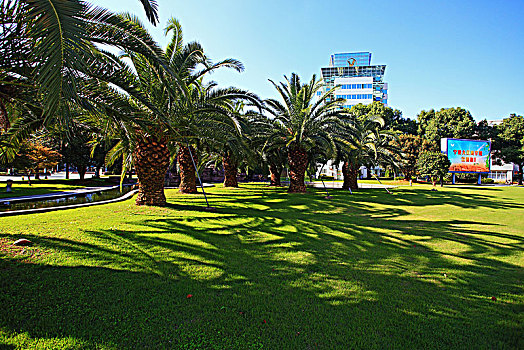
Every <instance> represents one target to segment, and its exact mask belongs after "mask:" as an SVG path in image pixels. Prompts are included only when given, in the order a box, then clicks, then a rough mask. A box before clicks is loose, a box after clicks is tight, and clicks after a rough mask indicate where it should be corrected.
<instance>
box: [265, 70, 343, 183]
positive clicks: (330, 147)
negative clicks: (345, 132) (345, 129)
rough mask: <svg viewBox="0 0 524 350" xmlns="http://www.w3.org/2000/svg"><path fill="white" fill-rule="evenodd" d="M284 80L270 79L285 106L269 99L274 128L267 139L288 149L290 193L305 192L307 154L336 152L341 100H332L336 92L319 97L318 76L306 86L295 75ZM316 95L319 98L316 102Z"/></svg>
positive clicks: (319, 82) (320, 84) (341, 111)
mask: <svg viewBox="0 0 524 350" xmlns="http://www.w3.org/2000/svg"><path fill="white" fill-rule="evenodd" d="M285 79H286V81H285V82H283V83H280V84H278V85H277V84H275V83H274V82H273V81H271V80H270V81H271V83H272V84H273V86H274V87H275V88H276V89H277V91H278V92H279V94H280V96H281V98H282V100H283V103H280V102H279V101H277V100H274V99H268V100H266V106H267V107H266V110H267V111H268V112H269V113H270V115H271V117H272V118H273V121H274V126H275V127H274V130H272V131H271V132H270V134H269V135H268V138H269V139H271V140H272V142H274V144H275V145H281V146H285V147H286V149H287V154H288V164H289V175H290V184H289V190H288V192H306V186H305V183H304V176H305V171H306V168H307V163H308V152H310V151H311V150H313V148H314V147H317V148H319V149H324V150H327V151H331V152H334V150H335V137H336V135H338V134H339V133H340V132H341V131H342V130H341V127H342V122H341V119H340V116H342V115H343V114H344V111H343V110H342V108H341V104H342V100H339V99H337V100H334V99H333V98H330V97H329V96H330V94H332V92H333V89H332V90H330V91H328V92H327V93H324V94H320V95H316V94H317V91H320V88H321V86H322V82H321V81H317V80H316V76H315V75H313V77H312V79H311V80H310V81H309V82H308V83H305V84H302V83H301V81H300V78H299V77H298V75H296V74H295V73H293V74H292V75H291V78H290V79H288V78H287V77H285ZM315 96H318V98H317V100H316V101H315Z"/></svg>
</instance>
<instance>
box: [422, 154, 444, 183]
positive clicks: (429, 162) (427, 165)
mask: <svg viewBox="0 0 524 350" xmlns="http://www.w3.org/2000/svg"><path fill="white" fill-rule="evenodd" d="M450 166H451V162H450V161H449V159H448V157H447V156H446V155H445V154H444V153H440V152H424V153H422V154H421V155H420V157H419V158H418V160H417V170H418V172H419V173H420V174H421V175H423V176H430V177H431V181H432V182H433V186H435V180H436V178H440V185H441V186H442V185H443V179H444V175H446V174H447V173H448V172H449V167H450Z"/></svg>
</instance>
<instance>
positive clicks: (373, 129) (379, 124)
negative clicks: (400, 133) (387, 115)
mask: <svg viewBox="0 0 524 350" xmlns="http://www.w3.org/2000/svg"><path fill="white" fill-rule="evenodd" d="M383 127H384V120H383V119H382V118H381V117H377V116H373V115H363V116H350V118H349V119H348V122H347V123H346V127H345V130H346V135H345V137H343V138H342V139H339V143H338V146H339V147H338V148H339V153H338V159H342V160H343V161H344V163H343V166H342V175H343V176H344V183H343V184H342V188H343V189H352V190H356V189H358V184H357V179H358V170H359V168H360V165H361V164H363V163H365V164H373V165H377V164H379V163H385V164H388V165H392V166H395V167H396V166H397V164H396V161H395V155H396V154H397V153H398V147H396V146H395V145H394V143H393V142H392V141H393V140H394V139H395V138H396V137H397V136H396V133H395V132H393V131H391V130H384V129H382V128H383Z"/></svg>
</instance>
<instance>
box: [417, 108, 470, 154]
mask: <svg viewBox="0 0 524 350" xmlns="http://www.w3.org/2000/svg"><path fill="white" fill-rule="evenodd" d="M417 117H418V122H419V127H418V133H419V135H420V136H423V137H424V138H426V139H427V140H428V141H430V142H431V143H432V144H433V149H435V150H439V149H440V139H442V138H458V139H468V138H471V137H472V136H473V135H474V132H475V125H476V124H475V120H474V119H473V117H472V116H471V113H470V112H469V111H467V110H465V109H463V108H461V107H456V108H442V109H441V110H440V111H438V112H435V111H434V110H433V109H432V110H430V111H428V112H426V111H421V112H420V113H419V115H418V116H417Z"/></svg>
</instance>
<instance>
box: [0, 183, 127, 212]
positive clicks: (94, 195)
mask: <svg viewBox="0 0 524 350" xmlns="http://www.w3.org/2000/svg"><path fill="white" fill-rule="evenodd" d="M132 189H133V187H132V186H127V185H124V186H123V188H122V192H121V191H120V189H119V188H118V186H117V187H116V188H110V189H107V190H106V189H100V190H98V191H96V192H89V193H74V194H70V195H67V196H61V197H59V198H46V197H42V198H39V199H32V200H29V199H28V200H23V201H19V200H16V201H11V202H9V201H5V200H4V201H1V200H0V213H1V212H10V211H16V210H29V209H40V208H51V207H62V206H68V205H75V204H84V203H93V202H101V201H106V200H111V199H115V198H118V197H121V196H123V195H125V194H126V193H128V192H130V191H131V190H132Z"/></svg>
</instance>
